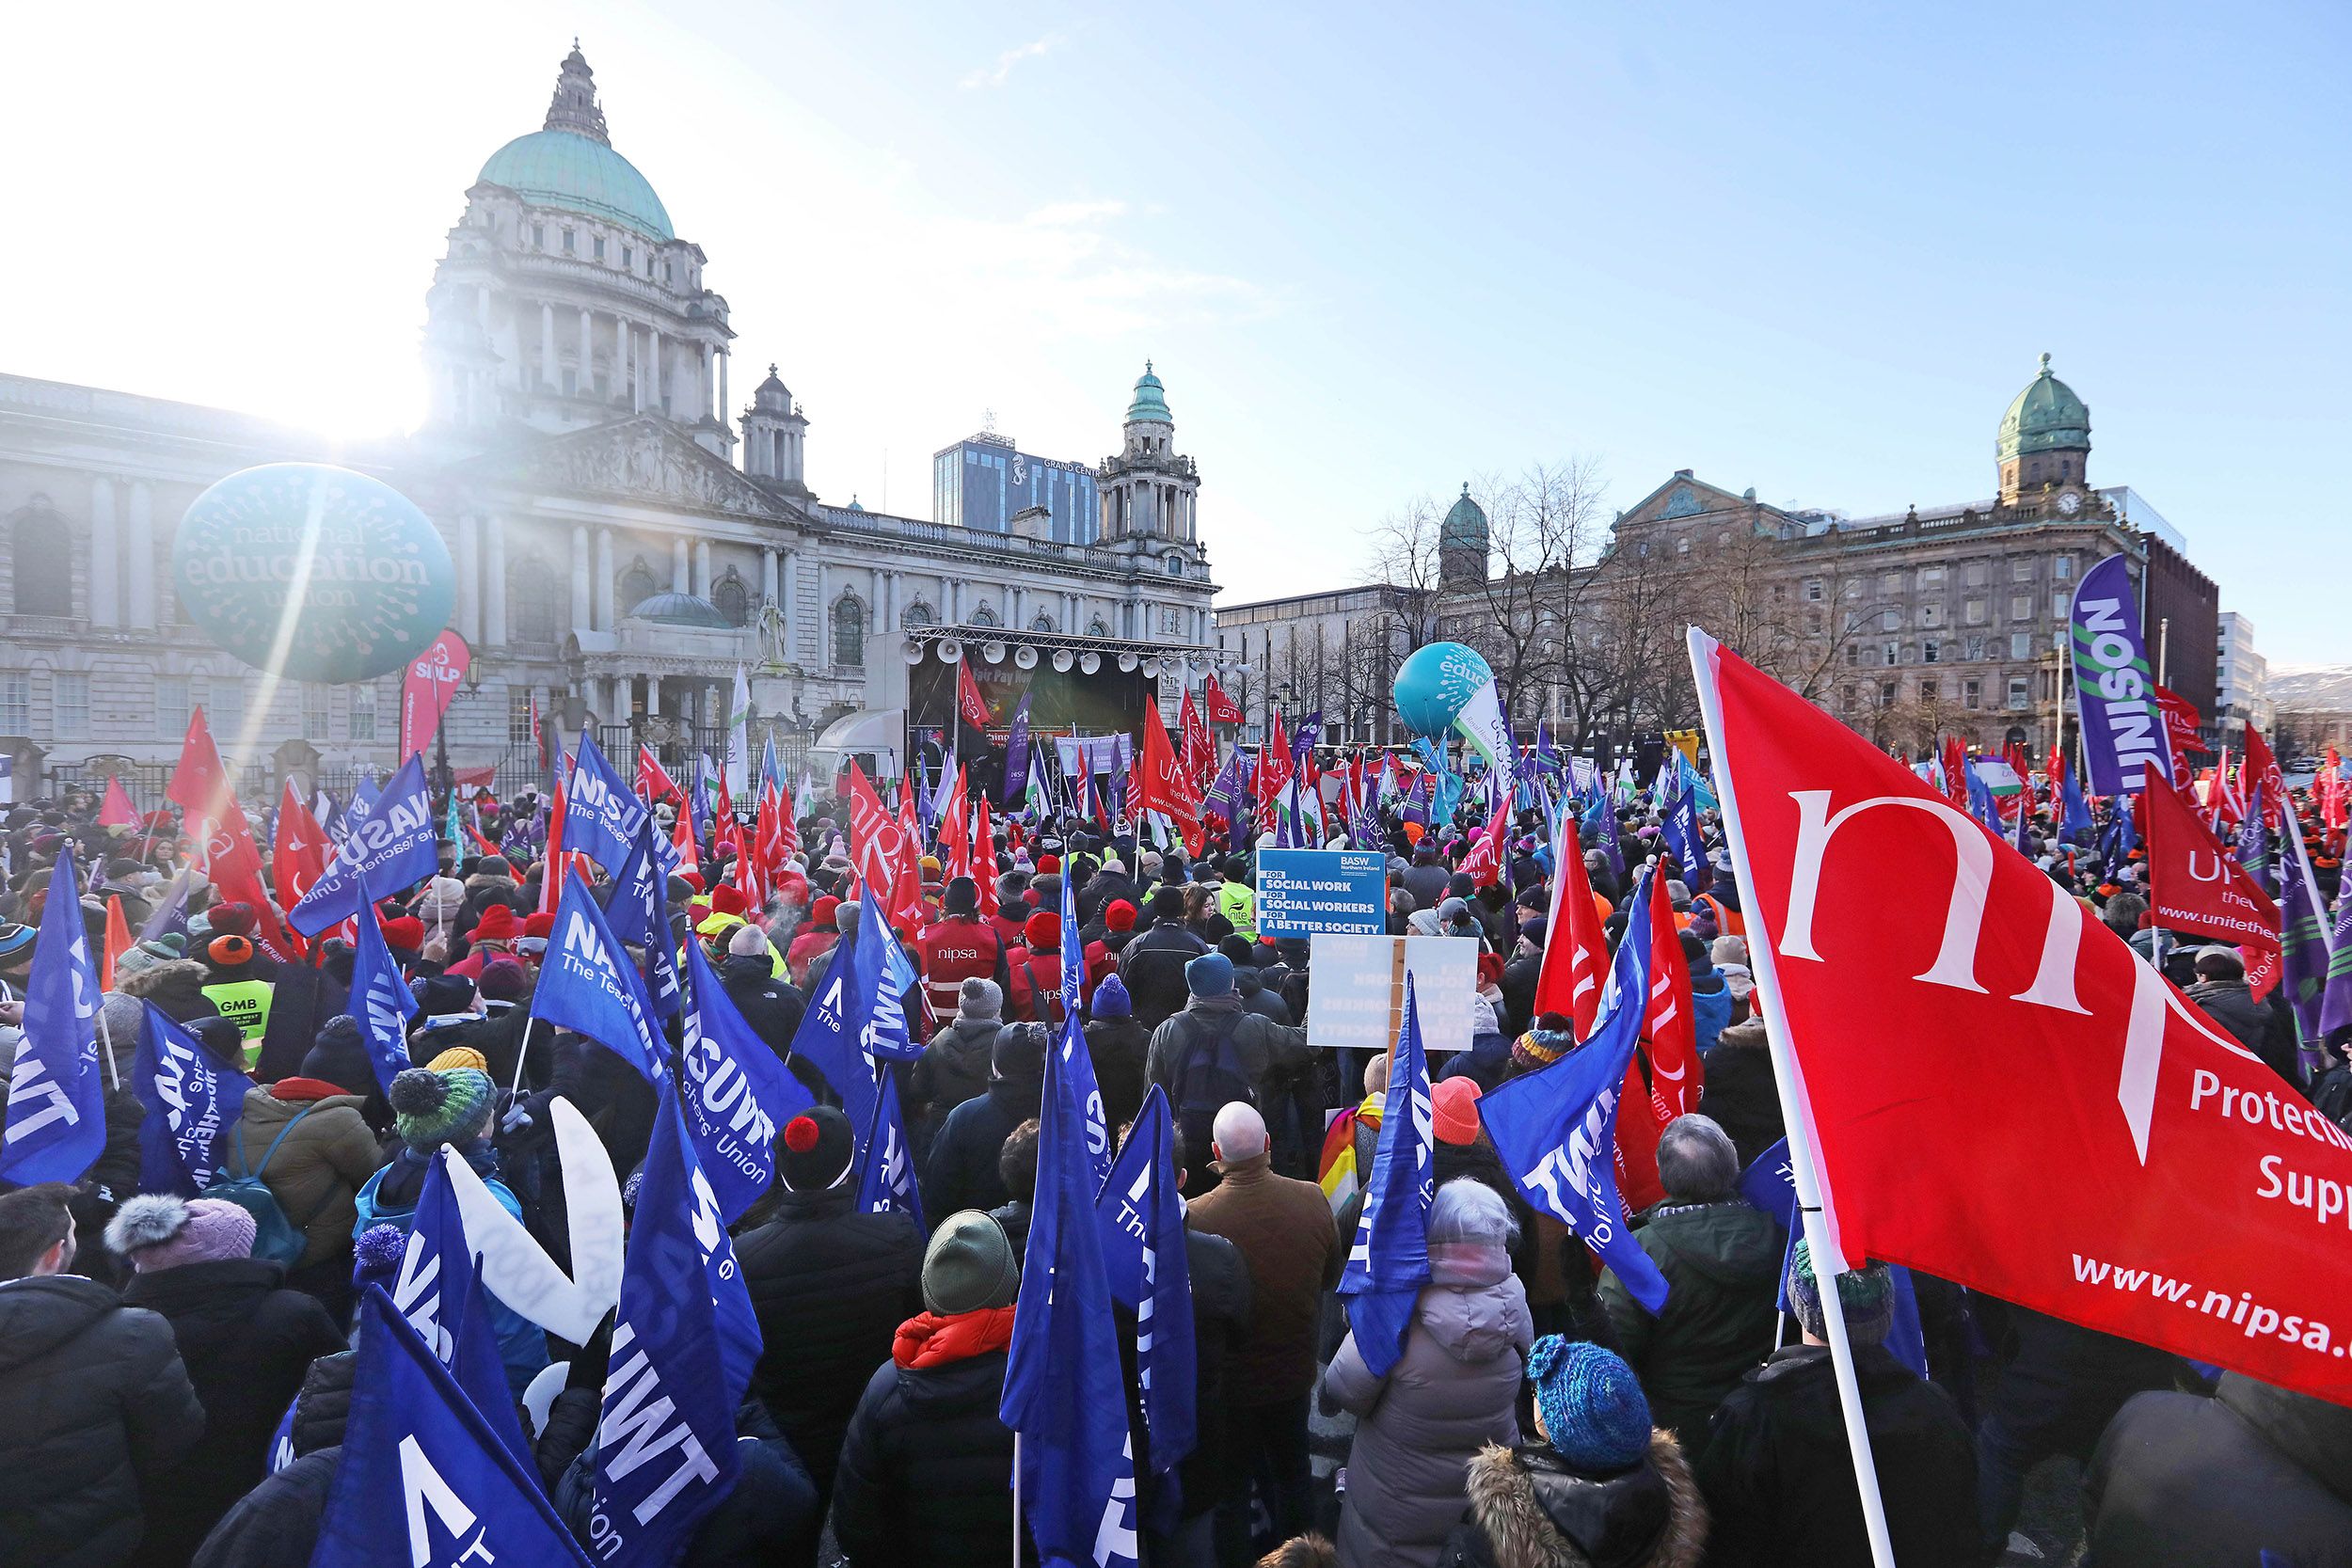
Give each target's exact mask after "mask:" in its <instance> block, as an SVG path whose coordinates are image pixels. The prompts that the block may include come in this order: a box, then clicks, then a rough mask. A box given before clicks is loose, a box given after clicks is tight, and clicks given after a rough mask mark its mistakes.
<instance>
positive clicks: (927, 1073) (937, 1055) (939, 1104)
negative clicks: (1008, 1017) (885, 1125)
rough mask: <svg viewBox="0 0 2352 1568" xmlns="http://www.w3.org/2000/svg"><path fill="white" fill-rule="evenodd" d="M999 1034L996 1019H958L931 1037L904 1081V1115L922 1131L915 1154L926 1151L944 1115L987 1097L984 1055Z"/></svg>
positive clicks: (999, 1027) (1001, 1028)
mask: <svg viewBox="0 0 2352 1568" xmlns="http://www.w3.org/2000/svg"><path fill="white" fill-rule="evenodd" d="M1003 1028H1004V1023H1003V1022H1001V1021H1000V1020H997V1019H993V1018H988V1019H966V1018H958V1019H955V1020H953V1021H952V1022H949V1023H947V1024H946V1026H945V1027H944V1028H942V1029H941V1030H940V1031H939V1033H937V1034H935V1035H933V1036H932V1037H931V1039H930V1044H929V1045H926V1046H925V1047H923V1054H921V1055H920V1056H917V1057H916V1058H915V1059H914V1070H913V1071H912V1072H911V1073H910V1074H909V1075H908V1082H907V1090H908V1097H909V1098H910V1099H911V1100H912V1101H914V1103H913V1104H912V1105H910V1106H909V1107H908V1114H909V1115H910V1116H911V1117H914V1119H915V1125H917V1126H918V1127H920V1128H921V1129H922V1131H921V1132H917V1133H916V1134H915V1135H914V1136H915V1140H916V1141H915V1146H914V1147H915V1148H918V1149H922V1150H926V1151H928V1150H929V1149H930V1146H931V1142H932V1140H934V1139H936V1138H937V1137H938V1136H939V1129H940V1127H941V1126H942V1125H943V1124H944V1123H945V1122H946V1119H947V1114H948V1113H949V1112H950V1111H953V1110H954V1109H955V1108H956V1107H957V1106H959V1105H961V1104H962V1103H963V1102H964V1101H967V1100H974V1099H977V1098H978V1097H979V1096H981V1095H983V1094H986V1093H987V1092H988V1072H989V1056H990V1053H991V1052H993V1050H994V1049H995V1045H996V1036H997V1035H998V1033H999V1032H1001V1031H1002V1030H1003Z"/></svg>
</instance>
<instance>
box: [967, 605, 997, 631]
mask: <svg viewBox="0 0 2352 1568" xmlns="http://www.w3.org/2000/svg"><path fill="white" fill-rule="evenodd" d="M972 624H973V625H974V626H998V625H1001V624H1002V623H1000V622H999V621H998V620H997V619H996V612H995V611H994V610H991V609H989V608H988V606H986V605H982V606H980V608H979V609H977V610H974V611H973V612H972Z"/></svg>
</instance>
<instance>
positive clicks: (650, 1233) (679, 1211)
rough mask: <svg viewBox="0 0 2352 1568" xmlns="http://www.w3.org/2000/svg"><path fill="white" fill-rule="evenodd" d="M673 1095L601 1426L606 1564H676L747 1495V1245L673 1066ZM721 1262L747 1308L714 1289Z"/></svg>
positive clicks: (617, 1331) (642, 1189) (657, 1133)
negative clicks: (743, 1409)
mask: <svg viewBox="0 0 2352 1568" xmlns="http://www.w3.org/2000/svg"><path fill="white" fill-rule="evenodd" d="M659 1093H660V1101H661V1103H660V1108H659V1110H658V1112H657V1114H656V1117H655V1120H654V1131H653V1141H652V1143H651V1145H650V1146H649V1147H648V1148H647V1149H646V1151H645V1164H644V1175H643V1176H642V1178H641V1179H640V1180H639V1182H638V1190H637V1209H636V1218H635V1222H634V1224H633V1225H632V1226H631V1227H630V1229H629V1236H628V1259H627V1261H626V1262H625V1263H624V1264H623V1265H622V1269H621V1304H620V1307H619V1309H618V1314H617V1316H616V1317H615V1318H614V1319H613V1323H612V1358H611V1363H610V1366H609V1368H608V1370H606V1372H605V1377H604V1405H603V1411H602V1414H601V1416H600V1417H599V1418H598V1420H597V1423H596V1438H597V1444H598V1447H597V1451H596V1471H595V1478H594V1481H595V1497H596V1515H597V1517H598V1518H599V1519H601V1520H603V1521H604V1522H605V1523H606V1524H607V1525H608V1526H609V1527H610V1529H611V1534H610V1535H608V1536H605V1537H602V1538H600V1539H599V1541H598V1553H599V1558H598V1560H599V1561H600V1562H602V1563H603V1564H605V1565H607V1568H670V1565H671V1564H672V1563H674V1562H675V1561H676V1560H677V1558H678V1554H679V1552H680V1551H681V1550H683V1549H684V1548H685V1546H686V1544H687V1543H688V1542H689V1541H691V1539H692V1536H693V1531H694V1527H695V1526H696V1525H697V1524H699V1523H701V1521H702V1518H703V1515H704V1514H706V1513H709V1512H710V1511H711V1510H712V1509H713V1508H716V1507H717V1506H718V1505H719V1504H720V1503H721V1502H723V1500H725V1498H726V1496H727V1494H728V1493H729V1492H731V1491H733V1490H734V1488H735V1481H736V1476H737V1475H738V1473H739V1470H740V1468H741V1460H740V1458H739V1455H738V1453H737V1450H736V1446H735V1412H736V1406H737V1405H738V1404H739V1403H740V1402H742V1398H743V1389H744V1387H745V1386H746V1385H747V1384H748V1383H749V1382H750V1379H751V1368H752V1363H753V1362H755V1361H756V1360H757V1359H758V1355H759V1334H758V1328H757V1324H756V1321H755V1320H754V1319H752V1317H751V1298H750V1297H749V1296H748V1295H746V1294H745V1293H744V1290H743V1280H742V1275H741V1271H739V1269H737V1268H736V1266H735V1249H734V1247H733V1245H732V1244H731V1243H729V1242H728V1240H727V1234H726V1228H725V1227H724V1226H723V1224H722V1223H721V1221H720V1218H719V1207H718V1203H717V1200H716V1199H715V1198H714V1197H713V1196H711V1193H710V1188H709V1185H708V1183H707V1182H706V1181H705V1180H703V1179H702V1172H701V1171H700V1170H699V1169H697V1168H696V1166H695V1164H694V1156H693V1152H692V1150H691V1148H688V1146H687V1141H686V1124H685V1121H684V1119H683V1117H681V1116H680V1115H679V1112H678V1105H677V1101H676V1098H675V1096H674V1095H673V1093H672V1092H671V1089H670V1083H669V1078H668V1076H667V1075H666V1074H665V1075H664V1076H663V1077H662V1078H661V1080H660V1088H659ZM714 1263H716V1264H718V1265H719V1266H720V1267H722V1268H723V1272H724V1275H725V1279H724V1286H725V1290H726V1291H727V1292H728V1294H729V1295H730V1296H732V1297H734V1298H739V1303H738V1302H737V1301H729V1302H727V1303H726V1304H725V1305H722V1303H721V1301H720V1300H719V1299H718V1298H717V1296H716V1295H715V1294H714V1291H713V1284H714V1280H713V1276H712V1269H713V1265H714ZM746 1322H748V1323H752V1327H751V1331H750V1332H751V1343H750V1346H749V1354H748V1355H746V1354H744V1347H743V1345H742V1344H741V1342H740V1335H741V1333H742V1324H743V1323H746Z"/></svg>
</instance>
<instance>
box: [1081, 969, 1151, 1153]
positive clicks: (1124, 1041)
mask: <svg viewBox="0 0 2352 1568" xmlns="http://www.w3.org/2000/svg"><path fill="white" fill-rule="evenodd" d="M1087 1014H1088V1019H1087V1025H1086V1042H1087V1056H1088V1058H1089V1060H1090V1061H1091V1062H1092V1063H1093V1066H1094V1083H1095V1086H1096V1087H1097V1088H1099V1089H1101V1090H1102V1092H1103V1113H1104V1116H1105V1117H1107V1118H1108V1119H1109V1122H1110V1125H1112V1126H1113V1127H1119V1126H1122V1125H1124V1124H1125V1123H1127V1122H1130V1121H1133V1120H1134V1119H1135V1117H1136V1112H1137V1111H1139V1110H1141V1109H1142V1108H1143V1096H1144V1091H1145V1088H1146V1086H1147V1084H1148V1080H1147V1079H1146V1078H1145V1076H1144V1066H1145V1063H1146V1062H1147V1061H1148V1060H1149V1059H1150V1057H1151V1053H1152V1033H1151V1031H1150V1030H1148V1029H1146V1028H1144V1026H1143V1025H1142V1024H1141V1023H1139V1022H1136V1016H1135V1015H1136V1006H1135V1001H1134V999H1133V998H1132V997H1130V996H1129V995H1128V994H1127V986H1126V982H1124V981H1122V980H1121V979H1120V977H1119V976H1118V975H1116V974H1106V975H1104V977H1103V983H1102V984H1101V985H1099V986H1097V987H1095V988H1094V994H1093V995H1092V996H1091V997H1089V999H1088V1002H1087Z"/></svg>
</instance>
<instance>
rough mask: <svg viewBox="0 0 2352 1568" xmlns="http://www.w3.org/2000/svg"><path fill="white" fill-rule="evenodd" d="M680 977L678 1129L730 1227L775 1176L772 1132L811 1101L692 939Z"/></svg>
mask: <svg viewBox="0 0 2352 1568" xmlns="http://www.w3.org/2000/svg"><path fill="white" fill-rule="evenodd" d="M686 978H687V986H686V1006H685V1007H684V1009H683V1011H682V1013H681V1014H680V1018H679V1026H680V1028H681V1030H682V1031H683V1035H684V1038H683V1041H682V1043H681V1044H680V1046H679V1048H678V1061H679V1065H680V1066H681V1067H682V1068H683V1069H685V1084H684V1089H685V1093H684V1096H683V1098H682V1100H681V1101H680V1104H681V1106H682V1108H683V1109H684V1111H685V1112H686V1134H687V1136H688V1137H689V1138H691V1139H692V1140H693V1145H694V1157H695V1160H696V1162H697V1163H698V1164H701V1166H702V1170H703V1176H704V1179H705V1180H707V1181H708V1182H709V1183H710V1190H711V1191H712V1192H713V1193H714V1194H716V1195H717V1196H718V1199H719V1212H720V1214H721V1216H722V1217H723V1218H724V1219H725V1221H726V1222H727V1223H728V1224H729V1225H733V1224H734V1223H735V1222H736V1221H737V1220H739V1219H741V1218H742V1217H743V1211H744V1210H746V1209H749V1208H750V1207H751V1206H752V1205H753V1204H755V1203H756V1202H758V1201H759V1199H760V1196H762V1195H763V1194H765V1193H766V1192H767V1191H768V1188H769V1186H770V1185H771V1183H772V1182H773V1181H774V1180H775V1174H776V1130H777V1129H778V1128H780V1127H782V1126H784V1124H785V1123H787V1122H788V1121H790V1120H791V1119H792V1118H793V1117H796V1116H798V1115H800V1114H801V1113H802V1112H803V1111H805V1110H807V1109H808V1108H809V1107H810V1106H811V1105H814V1104H815V1103H816V1102H817V1101H816V1098H815V1097H814V1096H812V1095H811V1094H810V1093H809V1092H808V1090H807V1089H806V1088H804V1087H803V1086H802V1084H801V1081H800V1080H799V1079H798V1078H795V1077H793V1076H792V1071H791V1069H789V1068H787V1067H786V1066H785V1065H784V1058H783V1057H781V1056H779V1055H777V1054H776V1053H775V1052H774V1050H773V1049H771V1047H770V1046H769V1045H768V1044H767V1042H766V1041H764V1040H762V1039H761V1038H760V1037H759V1035H758V1034H757V1032H756V1031H755V1030H754V1029H753V1028H752V1026H751V1024H750V1023H749V1022H746V1021H745V1019H744V1017H743V1014H742V1010H741V1009H740V1008H739V1007H737V1006H736V1005H735V1002H734V1000H733V998H731V997H729V996H728V995H727V993H726V988H725V987H723V986H722V985H720V984H719V976H718V974H717V973H716V972H714V971H713V970H712V969H711V967H710V960H709V959H708V958H705V957H704V956H703V944H702V943H701V942H688V943H687V944H686Z"/></svg>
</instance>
